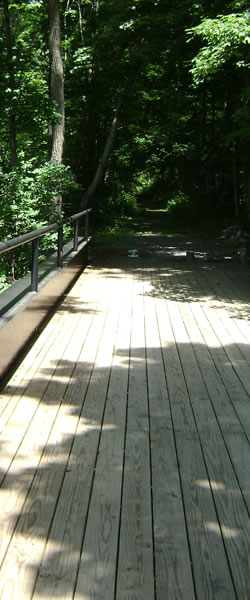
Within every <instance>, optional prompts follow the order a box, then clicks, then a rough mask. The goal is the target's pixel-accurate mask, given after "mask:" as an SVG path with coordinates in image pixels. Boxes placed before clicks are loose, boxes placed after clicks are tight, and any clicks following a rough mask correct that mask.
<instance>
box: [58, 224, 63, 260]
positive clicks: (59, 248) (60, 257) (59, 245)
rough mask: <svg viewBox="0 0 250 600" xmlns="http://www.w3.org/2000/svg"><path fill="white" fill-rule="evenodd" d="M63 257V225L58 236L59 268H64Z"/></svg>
mask: <svg viewBox="0 0 250 600" xmlns="http://www.w3.org/2000/svg"><path fill="white" fill-rule="evenodd" d="M62 256H63V228H62V225H61V227H59V229H58V234H57V267H58V269H60V268H61V267H62Z"/></svg>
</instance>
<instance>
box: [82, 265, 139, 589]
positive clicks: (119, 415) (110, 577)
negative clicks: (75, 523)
mask: <svg viewBox="0 0 250 600" xmlns="http://www.w3.org/2000/svg"><path fill="white" fill-rule="evenodd" d="M132 285H133V281H132V277H131V276H130V274H127V277H126V278H125V277H123V279H122V278H121V279H120V282H119V288H118V289H119V295H118V294H117V293H116V294H115V302H116V309H120V311H119V314H118V313H117V317H119V321H118V327H117V331H116V332H115V331H114V333H115V338H114V342H115V344H114V352H113V358H112V357H110V364H111V363H112V366H111V374H110V380H109V384H108V389H107V399H106V406H105V412H104V419H103V425H102V433H101V440H100V446H99V450H98V456H97V462H96V467H95V477H94V482H93V489H92V495H91V504H90V508H89V513H88V520H87V525H86V531H85V535H84V542H83V546H82V554H81V560H80V565H79V571H78V577H77V585H76V591H75V595H74V598H76V599H77V598H79V600H80V599H81V598H82V596H83V594H84V595H85V597H89V598H99V599H100V600H101V599H102V598H114V597H115V582H116V563H117V552H118V541H119V528H120V506H121V493H122V477H123V460H124V438H125V425H126V410H127V388H128V370H129V348H130V335H131V332H130V330H131V310H132ZM112 322H113V327H115V326H116V324H117V320H116V318H115V313H114V311H112ZM110 335H111V331H109V337H110ZM104 349H105V353H106V344H105V347H104ZM91 557H92V560H91Z"/></svg>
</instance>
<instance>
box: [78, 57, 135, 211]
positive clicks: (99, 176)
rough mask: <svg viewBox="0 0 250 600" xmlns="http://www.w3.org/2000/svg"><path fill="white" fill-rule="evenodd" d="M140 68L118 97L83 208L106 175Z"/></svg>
mask: <svg viewBox="0 0 250 600" xmlns="http://www.w3.org/2000/svg"><path fill="white" fill-rule="evenodd" d="M139 68H140V65H138V66H137V67H136V69H134V70H133V71H132V72H131V74H130V75H129V77H128V80H127V83H126V85H125V87H124V89H123V91H122V92H121V94H120V96H119V98H118V102H117V106H116V110H115V115H114V118H113V121H112V125H111V129H110V133H109V135H108V138H107V141H106V144H105V147H104V150H103V154H102V157H101V160H100V162H99V165H98V167H97V169H96V172H95V175H94V178H93V180H92V182H91V184H90V185H89V187H88V189H87V191H86V193H85V194H84V196H83V198H82V200H81V202H80V206H79V208H80V209H83V208H85V207H86V206H87V205H88V203H89V200H90V198H92V196H93V195H94V193H95V191H96V190H97V188H98V187H99V185H100V184H101V182H102V180H103V178H104V176H105V173H106V170H107V167H108V162H109V159H110V156H111V154H112V151H113V147H114V143H115V138H116V134H117V129H118V124H119V119H120V115H121V109H122V106H123V104H124V101H125V99H126V97H127V95H128V92H129V90H130V88H131V86H132V84H133V82H134V80H135V79H136V76H137V74H138V72H139Z"/></svg>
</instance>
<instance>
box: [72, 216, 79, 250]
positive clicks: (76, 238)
mask: <svg viewBox="0 0 250 600" xmlns="http://www.w3.org/2000/svg"><path fill="white" fill-rule="evenodd" d="M78 232H79V219H77V221H75V222H74V245H73V250H74V252H77V250H78Z"/></svg>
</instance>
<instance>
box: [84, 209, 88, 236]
mask: <svg viewBox="0 0 250 600" xmlns="http://www.w3.org/2000/svg"><path fill="white" fill-rule="evenodd" d="M88 233H89V213H88V212H86V216H85V233H84V239H85V241H87V239H88Z"/></svg>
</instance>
